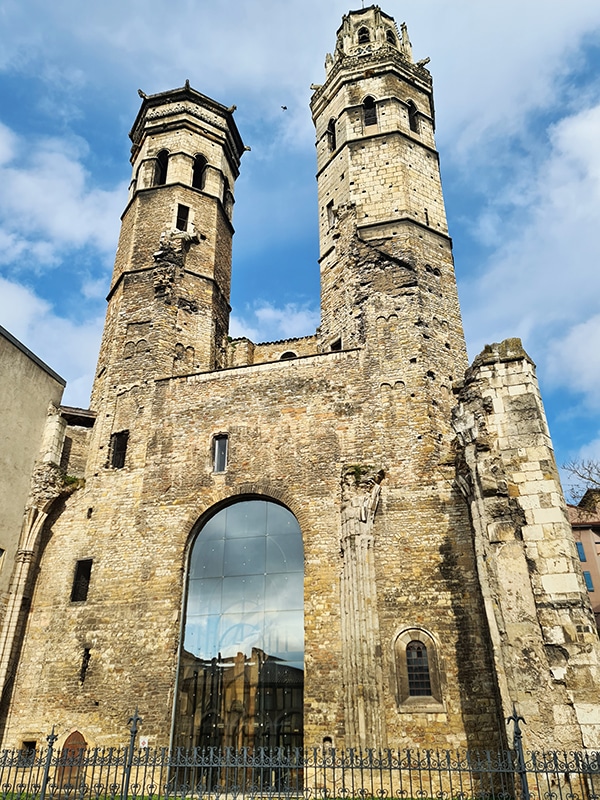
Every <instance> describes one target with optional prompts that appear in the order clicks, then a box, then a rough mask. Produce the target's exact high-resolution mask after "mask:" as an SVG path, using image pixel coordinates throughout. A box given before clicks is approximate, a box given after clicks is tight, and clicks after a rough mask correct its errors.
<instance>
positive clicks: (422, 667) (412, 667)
mask: <svg viewBox="0 0 600 800" xmlns="http://www.w3.org/2000/svg"><path fill="white" fill-rule="evenodd" d="M406 671H407V673H408V694H409V696H410V697H428V696H430V695H431V680H430V676H429V660H428V658H427V648H426V647H425V645H424V644H423V642H415V641H412V642H409V643H408V644H407V645H406Z"/></svg>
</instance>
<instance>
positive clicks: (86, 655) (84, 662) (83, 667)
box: [79, 647, 92, 683]
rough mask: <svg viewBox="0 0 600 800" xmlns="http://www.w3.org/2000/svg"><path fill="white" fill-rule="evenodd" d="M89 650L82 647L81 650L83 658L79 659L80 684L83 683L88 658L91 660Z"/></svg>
mask: <svg viewBox="0 0 600 800" xmlns="http://www.w3.org/2000/svg"><path fill="white" fill-rule="evenodd" d="M91 657H92V656H91V653H90V648H89V647H84V649H83V656H82V658H81V669H80V671H79V680H80V682H81V683H83V682H84V681H85V676H86V673H87V671H88V667H89V665H90V658H91Z"/></svg>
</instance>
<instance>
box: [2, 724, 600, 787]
mask: <svg viewBox="0 0 600 800" xmlns="http://www.w3.org/2000/svg"><path fill="white" fill-rule="evenodd" d="M515 717H516V715H515ZM138 721H139V718H137V714H136V715H135V716H134V717H133V718H132V722H133V724H132V729H131V737H130V743H129V746H128V747H124V748H94V749H90V750H84V749H81V750H78V751H74V750H71V749H66V750H64V749H63V750H62V751H61V750H59V749H56V748H55V743H56V739H57V737H56V735H55V734H54V732H53V733H52V734H51V735H50V736H49V737H48V747H47V748H44V749H41V750H37V751H35V752H28V751H9V750H5V751H4V752H3V753H1V754H0V799H1V800H163V799H164V800H170V798H173V800H177V799H181V800H194V799H195V798H208V797H211V798H215V800H217V799H219V798H223V800H225V799H226V798H227V800H229V799H230V798H231V800H234V799H235V798H242V797H245V798H246V797H247V798H278V797H282V798H284V797H285V798H290V800H291V798H298V799H299V800H300V798H306V800H311V798H315V800H318V799H321V800H328V799H329V800H337V799H338V798H339V799H340V800H353V799H354V798H358V799H360V800H375V799H377V800H387V798H389V800H394V798H397V800H403V799H404V798H406V800H600V753H597V752H593V753H590V752H585V753H577V752H573V753H564V752H563V753H558V752H546V753H532V754H528V755H526V754H525V753H523V750H522V748H521V747H520V738H519V737H518V736H515V742H514V743H515V745H516V746H515V749H513V750H510V751H505V752H495V753H492V752H480V753H466V754H460V753H456V752H450V751H448V750H446V751H431V750H428V751H417V750H401V751H400V750H398V751H395V750H381V751H375V750H366V751H360V750H346V751H338V750H335V749H333V748H332V749H329V750H325V751H324V750H322V749H320V748H317V749H314V750H302V749H295V750H285V749H275V750H267V749H257V750H254V751H251V750H249V749H242V750H233V749H225V750H218V749H216V748H208V749H195V750H183V749H176V750H172V751H171V750H168V749H166V748H165V749H157V750H152V749H148V748H143V749H140V748H136V746H135V736H136V732H137V722H138ZM513 722H515V733H518V732H519V729H518V723H519V719H518V718H516V719H513Z"/></svg>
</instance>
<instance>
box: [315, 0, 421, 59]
mask: <svg viewBox="0 0 600 800" xmlns="http://www.w3.org/2000/svg"><path fill="white" fill-rule="evenodd" d="M384 47H393V48H396V49H397V50H398V51H399V52H400V53H401V54H402V55H403V56H404V57H405V58H406V59H407V60H408V61H409V62H411V63H412V60H413V59H412V47H411V43H410V39H409V38H408V30H407V28H406V24H405V23H402V25H401V26H400V30H398V28H397V26H396V23H395V21H394V18H393V17H390V16H389V15H388V14H386V13H385V12H384V11H382V10H381V8H380V7H379V6H375V5H373V6H369V7H368V8H362V9H360V10H358V11H350V12H348V14H346V15H344V17H343V18H342V24H341V25H340V27H339V29H338V31H337V41H336V46H335V54H334V56H331V55H330V54H329V53H328V54H327V58H326V60H325V68H326V70H327V71H329V70H330V69H331V67H332V66H333V64H334V62H335V61H337V60H339V59H341V58H344V56H361V55H368V54H372V53H374V52H375V51H376V50H379V49H381V48H384Z"/></svg>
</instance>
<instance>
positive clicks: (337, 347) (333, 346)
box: [331, 339, 342, 353]
mask: <svg viewBox="0 0 600 800" xmlns="http://www.w3.org/2000/svg"><path fill="white" fill-rule="evenodd" d="M341 349H342V340H341V339H336V340H335V342H332V343H331V352H332V353H335V352H337V351H338V350H341Z"/></svg>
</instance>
